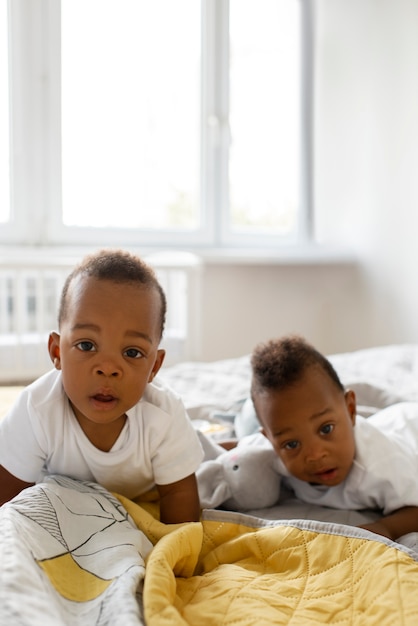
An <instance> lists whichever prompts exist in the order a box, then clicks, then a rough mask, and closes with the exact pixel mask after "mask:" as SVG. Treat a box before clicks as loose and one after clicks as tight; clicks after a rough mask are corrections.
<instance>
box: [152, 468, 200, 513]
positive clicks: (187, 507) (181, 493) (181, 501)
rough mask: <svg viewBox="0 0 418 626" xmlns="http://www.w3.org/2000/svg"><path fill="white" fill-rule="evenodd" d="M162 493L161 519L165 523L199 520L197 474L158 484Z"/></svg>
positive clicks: (159, 491)
mask: <svg viewBox="0 0 418 626" xmlns="http://www.w3.org/2000/svg"><path fill="white" fill-rule="evenodd" d="M157 489H158V493H159V494H160V519H161V521H162V522H164V524H179V523H181V522H197V521H199V518H200V502H199V494H198V491H197V483H196V476H195V474H190V476H187V477H186V478H183V479H182V480H178V481H177V482H175V483H170V484H168V485H157Z"/></svg>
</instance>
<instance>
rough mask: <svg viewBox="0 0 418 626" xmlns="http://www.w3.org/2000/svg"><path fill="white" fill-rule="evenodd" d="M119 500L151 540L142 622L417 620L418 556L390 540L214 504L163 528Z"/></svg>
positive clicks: (380, 624) (240, 625)
mask: <svg viewBox="0 0 418 626" xmlns="http://www.w3.org/2000/svg"><path fill="white" fill-rule="evenodd" d="M121 501H122V503H123V505H124V507H125V508H126V509H127V510H128V511H129V513H130V514H131V516H132V517H133V518H134V520H135V522H136V524H137V525H138V527H139V528H140V529H142V530H143V531H144V532H145V534H146V535H147V536H148V538H149V539H150V540H151V542H152V543H154V544H155V546H154V548H153V550H152V551H151V553H150V556H149V557H148V560H147V563H146V575H145V586H144V599H143V601H144V611H145V621H146V624H147V626H177V625H178V626H180V625H182V626H185V625H190V626H191V625H193V626H202V625H204V626H211V625H213V626H220V625H225V626H226V625H228V626H232V625H233V626H247V625H250V624H251V625H257V626H262V625H263V624H265V625H267V624H269V625H270V624H286V625H287V624H291V625H292V626H298V625H301V626H302V625H303V626H313V625H315V624H338V625H339V626H345V625H347V626H348V625H356V626H357V625H363V624H364V625H365V626H366V625H367V626H370V625H376V626H385V625H388V626H389V625H390V626H394V625H395V626H399V625H402V626H409V625H410V626H416V624H417V623H418V601H417V597H418V595H417V593H418V563H417V561H416V560H415V558H414V555H413V553H410V552H409V551H408V550H407V549H406V548H402V547H401V546H399V545H398V544H395V543H391V542H388V541H386V540H385V539H383V538H382V540H379V538H378V537H377V536H376V535H372V534H371V533H367V532H366V531H362V530H361V529H356V528H351V527H348V526H343V525H335V524H326V523H324V522H314V521H302V520H299V521H293V522H263V521H261V520H256V518H250V517H248V516H245V515H240V514H234V513H226V512H220V511H208V512H204V515H203V519H202V523H201V524H200V523H196V524H187V525H183V526H178V527H174V528H171V527H167V526H164V525H163V524H160V523H159V522H157V521H156V520H155V519H154V518H153V517H152V516H151V515H149V514H148V513H146V512H145V511H144V509H142V508H141V507H138V506H137V505H135V504H133V503H131V502H129V501H127V500H125V499H123V498H122V499H121ZM356 535H358V536H356Z"/></svg>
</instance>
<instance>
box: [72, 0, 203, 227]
mask: <svg viewBox="0 0 418 626" xmlns="http://www.w3.org/2000/svg"><path fill="white" fill-rule="evenodd" d="M61 15H62V18H61V21H62V190H63V191H62V196H63V221H64V223H65V224H66V225H76V226H98V227H106V226H111V227H141V228H151V229H156V228H170V229H194V228H197V227H198V226H199V218H200V215H199V207H200V198H199V188H200V180H199V178H200V148H199V144H200V95H199V93H200V46H201V42H200V30H201V29H200V3H199V2H198V1H197V0H176V1H175V2H173V0H152V2H150V1H149V0H62V13H61Z"/></svg>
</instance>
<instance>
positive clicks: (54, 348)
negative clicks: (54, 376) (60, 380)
mask: <svg viewBox="0 0 418 626" xmlns="http://www.w3.org/2000/svg"><path fill="white" fill-rule="evenodd" d="M48 352H49V356H50V359H51V361H52V362H53V364H54V367H55V368H56V369H57V370H60V369H61V359H60V336H59V334H58V333H56V332H52V333H51V334H50V335H49V338H48Z"/></svg>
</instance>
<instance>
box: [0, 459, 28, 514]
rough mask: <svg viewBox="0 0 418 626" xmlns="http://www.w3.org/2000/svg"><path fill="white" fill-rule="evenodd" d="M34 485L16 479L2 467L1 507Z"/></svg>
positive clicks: (0, 474) (0, 485) (0, 478)
mask: <svg viewBox="0 0 418 626" xmlns="http://www.w3.org/2000/svg"><path fill="white" fill-rule="evenodd" d="M33 484H34V483H26V482H25V481H23V480H20V479H19V478H16V476H13V474H10V472H8V471H7V469H5V468H4V467H3V466H2V465H0V506H1V505H2V504H4V503H5V502H8V501H9V500H11V499H12V498H14V497H15V496H17V494H18V493H20V492H21V491H22V489H26V487H31V486H32V485H33Z"/></svg>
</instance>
